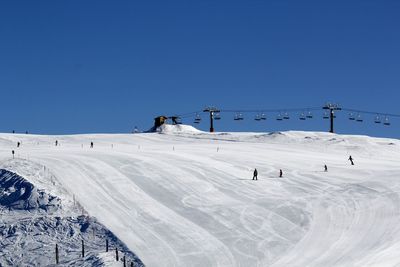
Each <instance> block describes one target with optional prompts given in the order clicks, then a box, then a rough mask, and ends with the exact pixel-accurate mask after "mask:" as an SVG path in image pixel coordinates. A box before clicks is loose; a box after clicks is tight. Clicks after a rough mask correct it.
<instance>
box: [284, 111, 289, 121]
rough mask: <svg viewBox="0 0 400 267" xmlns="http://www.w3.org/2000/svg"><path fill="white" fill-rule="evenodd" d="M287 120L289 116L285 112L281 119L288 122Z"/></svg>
mask: <svg viewBox="0 0 400 267" xmlns="http://www.w3.org/2000/svg"><path fill="white" fill-rule="evenodd" d="M289 118H290V117H289V114H288V113H287V112H285V114H283V119H284V120H288V119H289Z"/></svg>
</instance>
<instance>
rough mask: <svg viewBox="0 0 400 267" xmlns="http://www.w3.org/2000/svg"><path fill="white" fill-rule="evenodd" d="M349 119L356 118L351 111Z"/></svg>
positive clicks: (353, 119)
mask: <svg viewBox="0 0 400 267" xmlns="http://www.w3.org/2000/svg"><path fill="white" fill-rule="evenodd" d="M349 120H351V121H355V120H356V117H355V116H354V113H353V112H350V113H349Z"/></svg>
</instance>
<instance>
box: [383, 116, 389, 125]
mask: <svg viewBox="0 0 400 267" xmlns="http://www.w3.org/2000/svg"><path fill="white" fill-rule="evenodd" d="M383 125H386V126H389V125H390V121H389V118H388V117H385V121H384V122H383Z"/></svg>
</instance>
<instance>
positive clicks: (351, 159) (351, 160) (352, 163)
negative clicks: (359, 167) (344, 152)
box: [348, 155, 354, 165]
mask: <svg viewBox="0 0 400 267" xmlns="http://www.w3.org/2000/svg"><path fill="white" fill-rule="evenodd" d="M348 160H350V162H351V165H354V162H353V158H352V156H351V155H350V157H349V159H348Z"/></svg>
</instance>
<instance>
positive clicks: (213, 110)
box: [203, 107, 220, 133]
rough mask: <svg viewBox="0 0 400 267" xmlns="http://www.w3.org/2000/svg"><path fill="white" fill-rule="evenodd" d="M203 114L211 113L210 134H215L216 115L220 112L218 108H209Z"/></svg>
mask: <svg viewBox="0 0 400 267" xmlns="http://www.w3.org/2000/svg"><path fill="white" fill-rule="evenodd" d="M203 112H208V113H210V133H212V132H214V113H219V112H220V110H219V109H217V108H216V107H207V108H205V109H204V110H203Z"/></svg>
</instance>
